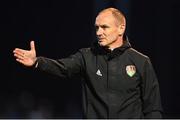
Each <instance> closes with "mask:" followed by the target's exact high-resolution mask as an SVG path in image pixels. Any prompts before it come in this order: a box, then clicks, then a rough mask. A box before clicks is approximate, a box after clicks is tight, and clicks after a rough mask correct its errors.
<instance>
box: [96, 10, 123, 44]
mask: <svg viewBox="0 0 180 120" xmlns="http://www.w3.org/2000/svg"><path fill="white" fill-rule="evenodd" d="M95 27H96V35H97V38H98V40H99V41H98V43H99V45H100V46H105V47H110V46H112V45H113V44H115V43H116V41H117V40H118V37H119V34H120V33H119V26H118V25H117V24H116V22H115V18H114V17H113V15H112V13H111V12H104V13H101V14H99V15H98V16H97V17H96V22H95Z"/></svg>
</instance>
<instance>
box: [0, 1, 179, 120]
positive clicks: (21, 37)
mask: <svg viewBox="0 0 180 120" xmlns="http://www.w3.org/2000/svg"><path fill="white" fill-rule="evenodd" d="M179 5H180V4H179V0H149V1H146V0H78V1H75V0H71V1H70V0H65V1H62V0H2V1H0V42H1V47H0V51H1V52H0V53H1V54H0V56H1V57H0V58H1V59H0V66H1V74H0V75H1V79H0V118H81V117H82V109H81V84H80V80H78V79H76V78H74V79H72V80H61V79H59V78H56V77H54V76H51V75H47V74H43V73H40V72H36V71H34V70H31V69H28V68H25V67H23V66H22V65H21V64H19V63H17V62H16V61H15V59H14V57H13V53H12V51H13V49H14V48H16V47H19V48H23V49H29V48H30V45H29V42H30V40H34V41H35V45H36V50H37V55H38V56H46V57H50V58H54V59H56V58H63V57H67V56H69V55H70V54H73V53H75V52H76V51H77V50H78V49H79V48H82V47H88V46H89V45H90V44H91V42H92V41H93V40H94V39H95V32H94V31H95V30H94V21H95V16H96V14H97V12H99V11H100V10H102V9H104V8H106V7H116V8H118V9H120V10H122V11H123V12H124V13H125V16H126V18H127V30H126V34H127V35H128V36H129V39H130V43H131V45H132V46H133V47H134V48H135V49H137V50H138V51H140V52H142V53H144V54H146V55H148V56H149V57H150V58H151V61H152V63H153V66H154V68H155V71H156V74H157V77H158V80H159V84H160V91H161V97H162V105H163V109H164V113H163V116H164V118H180V103H179V101H180V97H179V95H180V87H179V84H180V82H179V80H180V78H179V67H180V65H179V58H178V56H179V53H178V51H179V50H180V47H179V44H178V43H179V37H178V35H179V34H180V32H179V21H180V7H179Z"/></svg>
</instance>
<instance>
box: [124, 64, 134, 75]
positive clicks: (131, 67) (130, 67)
mask: <svg viewBox="0 0 180 120" xmlns="http://www.w3.org/2000/svg"><path fill="white" fill-rule="evenodd" d="M126 73H127V75H128V76H129V77H133V76H134V74H135V73H136V67H135V66H134V65H127V66H126Z"/></svg>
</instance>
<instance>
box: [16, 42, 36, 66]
mask: <svg viewBox="0 0 180 120" xmlns="http://www.w3.org/2000/svg"><path fill="white" fill-rule="evenodd" d="M13 53H14V56H15V57H16V61H18V62H19V63H21V64H23V65H25V66H27V67H31V66H33V65H34V64H35V62H36V59H37V58H36V50H35V44H34V41H31V42H30V50H24V49H20V48H15V49H14V51H13Z"/></svg>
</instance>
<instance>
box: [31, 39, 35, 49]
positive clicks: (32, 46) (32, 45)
mask: <svg viewBox="0 0 180 120" xmlns="http://www.w3.org/2000/svg"><path fill="white" fill-rule="evenodd" d="M30 47H31V50H35V44H34V41H31V42H30Z"/></svg>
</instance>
